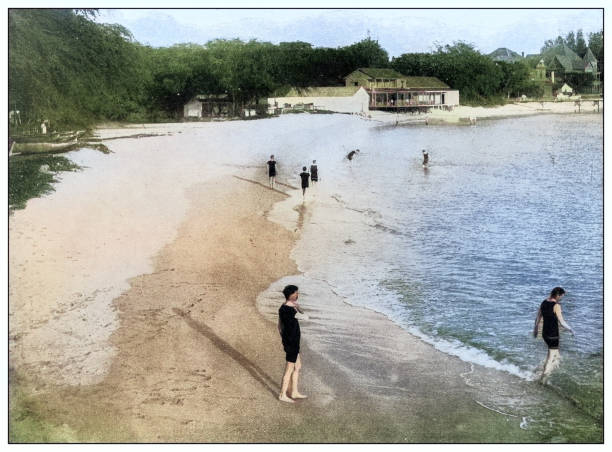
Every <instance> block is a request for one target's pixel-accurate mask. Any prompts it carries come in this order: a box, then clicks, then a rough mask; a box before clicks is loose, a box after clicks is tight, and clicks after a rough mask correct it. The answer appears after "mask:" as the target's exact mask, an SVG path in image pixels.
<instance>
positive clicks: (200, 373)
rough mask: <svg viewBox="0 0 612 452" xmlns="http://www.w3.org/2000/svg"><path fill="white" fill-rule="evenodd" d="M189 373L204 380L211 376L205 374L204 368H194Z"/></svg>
mask: <svg viewBox="0 0 612 452" xmlns="http://www.w3.org/2000/svg"><path fill="white" fill-rule="evenodd" d="M191 375H195V376H196V377H202V378H203V379H204V381H208V380H210V379H211V378H212V377H211V376H210V375H207V374H206V369H196V370H194V371H193V372H191Z"/></svg>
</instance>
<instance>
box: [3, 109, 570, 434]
mask: <svg viewBox="0 0 612 452" xmlns="http://www.w3.org/2000/svg"><path fill="white" fill-rule="evenodd" d="M538 105H539V104H538ZM555 105H556V104H555ZM555 105H550V106H549V105H547V104H545V105H544V108H545V109H547V108H550V109H554V108H556V107H555ZM568 105H569V106H568ZM530 108H531V110H530ZM534 108H535V107H534V105H531V106H530V107H526V106H520V105H507V106H505V107H501V109H499V111H498V109H491V111H488V110H487V111H486V112H485V110H484V109H481V110H479V109H470V108H469V107H460V108H458V109H456V110H455V111H454V112H452V117H453V118H455V117H456V118H463V117H471V116H474V117H478V118H483V117H494V116H496V115H497V116H507V115H512V114H515V115H524V114H537V113H541V112H542V111H538V110H537V108H535V110H534ZM559 108H561V107H559ZM563 108H570V109H571V110H572V112H573V108H574V106H573V104H570V103H566V104H563ZM529 112H531V113H529ZM549 112H550V111H549ZM555 112H557V111H556V110H555ZM559 112H561V111H559ZM567 112H569V110H568V111H567ZM440 114H442V113H440ZM430 117H431V118H434V117H437V113H432V114H431V115H430ZM267 121H274V119H270V120H267ZM256 123H257V121H248V122H242V121H235V122H232V123H219V124H215V123H184V124H157V125H141V126H129V127H121V128H105V129H98V130H97V132H96V134H97V135H98V136H99V137H100V138H103V139H106V140H107V141H105V144H106V145H107V146H108V147H109V148H110V149H111V150H112V151H113V153H112V154H110V155H103V154H101V153H98V152H96V151H88V150H83V151H79V152H76V153H74V157H73V159H74V160H75V161H77V162H79V161H80V162H81V164H83V165H84V166H87V168H86V169H85V170H83V171H81V172H79V173H74V174H65V175H62V176H61V177H62V181H61V182H60V183H59V184H57V187H56V192H55V193H53V194H51V195H49V196H46V197H44V198H40V199H34V200H30V201H29V202H28V205H27V207H26V209H24V210H22V211H16V212H15V213H14V214H13V215H12V216H11V217H10V218H9V296H10V301H9V365H10V378H11V382H10V385H11V388H12V389H11V390H15V391H19V394H20V396H19V397H16V396H13V403H16V402H15V400H18V401H19V400H22V399H21V398H23V399H24V400H26V402H27V404H28V406H29V407H30V411H29V413H30V415H31V416H34V417H36V419H37V420H38V422H40V423H41V424H42V425H44V426H45V429H46V430H45V431H46V432H47V433H46V435H47V436H44V438H45V439H43V441H47V442H181V443H182V442H198V443H202V442H204V443H207V442H230V443H243V442H247V443H252V442H256V443H259V442H263V443H269V442H270V443H291V442H303V443H313V442H314V443H321V442H334V443H336V442H340V443H352V442H357V443H364V442H376V443H395V442H406V443H456V442H470V443H471V442H476V443H481V442H484V443H486V442H502V443H509V442H520V443H525V442H532V441H538V438H537V436H534V435H535V432H534V431H533V430H529V429H525V428H522V426H523V427H524V421H525V420H524V419H521V417H520V416H519V415H518V414H516V413H515V412H512V411H510V410H509V411H507V412H506V411H500V410H498V409H491V408H490V407H489V404H488V392H489V389H490V388H491V387H496V388H498V389H499V388H500V387H501V388H504V389H505V390H506V392H507V394H508V400H509V401H510V400H512V401H513V402H516V401H517V400H520V401H521V403H537V402H538V400H540V398H541V397H542V396H541V395H540V394H538V393H537V391H536V390H535V389H534V388H533V385H531V384H530V383H529V382H525V381H521V380H520V379H519V378H518V377H513V376H509V375H507V374H504V373H502V372H499V371H496V370H494V369H488V368H484V367H481V366H478V365H474V364H470V363H466V362H464V361H462V360H460V359H459V358H457V357H454V356H450V355H447V354H444V353H442V352H440V351H438V350H436V349H435V348H434V347H433V346H431V345H428V344H426V343H424V342H422V341H421V340H419V339H418V338H417V337H415V336H413V335H411V334H409V333H408V332H407V331H405V330H402V329H401V328H400V327H399V326H397V325H395V324H394V323H392V322H391V321H390V320H389V319H387V318H386V317H385V316H383V315H382V314H379V313H376V312H372V311H369V310H367V309H364V308H359V307H355V306H351V305H349V304H347V303H346V302H345V300H343V298H342V297H341V296H340V295H339V294H337V293H334V291H333V289H332V288H326V287H321V286H316V287H314V286H309V282H308V281H307V280H304V279H303V277H302V275H301V274H300V271H299V270H298V268H297V266H296V264H295V262H294V260H293V259H292V258H291V253H292V250H294V248H295V245H296V241H297V240H298V239H300V238H301V237H302V234H303V230H304V228H305V227H307V225H308V222H309V219H310V218H311V215H312V209H315V208H316V203H317V201H316V200H315V201H313V202H312V203H307V204H305V205H302V204H301V194H300V191H299V190H296V189H293V188H291V184H292V183H294V182H293V181H290V180H284V179H282V178H281V179H280V182H282V183H283V184H282V185H281V184H279V185H277V189H275V190H272V189H270V188H269V187H268V185H267V178H266V176H265V168H264V167H263V164H261V163H260V162H261V161H262V156H264V157H265V156H266V154H267V149H264V150H263V151H261V152H260V153H259V154H253V153H250V154H249V152H248V145H249V143H247V142H246V141H247V140H244V138H243V137H242V138H240V141H236V142H233V141H232V139H231V134H232V133H234V132H236V133H237V131H240V130H242V129H241V128H244V127H249V128H251V129H249V130H256ZM143 133H146V134H151V135H155V134H157V135H158V136H148V137H143V138H129V136H130V135H137V134H143ZM279 133H280V132H279ZM228 136H230V138H227V137H228ZM115 137H127V138H120V139H112V138H115ZM237 140H238V139H237ZM220 142H223V143H224V146H220V145H218V143H220ZM228 149H231V150H228ZM260 154H261V155H260ZM203 155H205V157H203ZM190 162H197V164H196V163H193V164H190ZM279 209H280V211H279ZM279 218H280V219H279ZM273 220H274V221H273ZM289 282H293V283H297V284H298V285H299V286H300V289H301V293H302V297H303V300H304V301H303V306H304V307H305V309H306V310H307V315H308V318H307V319H304V320H302V331H303V332H302V337H303V340H302V348H303V350H302V355H303V360H304V370H303V374H302V378H301V381H302V389H301V390H302V392H304V393H306V394H308V395H309V398H308V399H307V400H304V401H299V402H298V403H295V404H294V405H289V404H284V403H281V402H279V401H278V400H277V396H278V391H279V388H280V380H281V377H282V373H283V370H284V364H285V363H284V354H283V351H282V346H281V343H280V339H279V336H278V332H277V330H276V317H275V316H276V311H277V309H278V306H279V305H280V304H281V303H282V302H283V299H282V295H281V294H280V290H281V289H282V287H283V286H284V285H285V284H287V283H289ZM562 403H565V402H562ZM567 403H569V402H567ZM509 405H510V402H509ZM512 406H514V407H516V403H513V404H512ZM25 421H27V419H26V420H24V419H20V420H19V421H18V422H17V424H14V425H13V426H12V428H13V429H24V428H26V427H24V425H26V424H25ZM20 423H22V424H23V425H21V424H20ZM27 425H29V424H27ZM36 425H38V424H36ZM32 438H35V442H36V441H39V440H40V437H39V436H36V434H35V433H34V434H33V436H32Z"/></svg>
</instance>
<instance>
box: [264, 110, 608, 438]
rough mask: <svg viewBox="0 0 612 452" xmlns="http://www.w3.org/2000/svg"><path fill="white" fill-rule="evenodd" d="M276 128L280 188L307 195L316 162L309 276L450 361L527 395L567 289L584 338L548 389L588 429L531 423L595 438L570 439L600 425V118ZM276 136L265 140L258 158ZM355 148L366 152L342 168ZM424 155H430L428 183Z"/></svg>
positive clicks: (564, 341) (570, 318) (286, 124)
mask: <svg viewBox="0 0 612 452" xmlns="http://www.w3.org/2000/svg"><path fill="white" fill-rule="evenodd" d="M273 121H276V123H274V122H273ZM269 124H270V125H272V124H275V126H274V128H273V129H274V130H275V132H274V137H273V139H272V140H271V141H268V143H270V144H269V145H268V147H267V149H270V153H271V154H272V153H274V154H275V155H276V158H277V160H279V168H280V174H279V180H280V181H284V182H289V183H291V184H293V185H296V186H297V185H298V177H297V174H298V173H299V172H300V171H301V168H300V167H301V166H302V165H306V166H309V165H310V163H311V161H312V159H316V160H317V163H318V165H319V173H320V179H321V181H320V182H319V183H318V184H317V185H316V186H314V187H310V188H309V189H308V191H307V194H306V198H305V199H304V205H303V206H304V207H303V209H302V210H300V212H302V213H303V212H304V211H305V212H308V218H306V220H304V219H303V218H302V219H300V221H301V222H302V223H303V224H304V230H303V234H302V239H301V240H300V243H299V244H298V246H297V247H296V249H295V250H294V253H293V254H294V255H293V257H294V258H295V260H296V262H297V264H298V267H299V269H300V271H301V272H302V273H303V274H304V275H305V276H307V277H308V278H310V279H311V280H313V281H323V282H325V284H327V285H329V286H330V287H332V288H333V291H334V293H337V294H338V295H339V296H341V297H342V298H343V299H344V300H345V301H346V302H347V303H350V304H353V305H356V306H361V307H367V308H369V309H372V310H375V311H378V312H381V313H383V314H385V315H386V316H387V317H388V318H389V319H391V320H392V321H393V322H395V323H396V324H398V325H400V326H401V327H402V328H404V329H406V330H407V331H409V332H410V333H412V334H414V335H416V336H418V337H419V338H421V339H422V340H424V341H426V342H428V343H430V344H432V345H434V346H435V347H436V348H438V349H439V350H441V351H443V352H445V353H449V354H452V355H456V356H458V357H460V358H461V359H463V360H465V361H467V362H472V363H475V364H479V365H483V366H485V367H489V368H493V369H498V370H500V371H501V372H506V373H509V374H512V375H514V376H516V377H519V378H520V379H521V380H523V381H525V382H532V386H534V385H536V384H537V383H535V382H534V380H536V379H537V377H538V376H539V372H540V371H541V365H542V363H543V360H544V358H545V356H546V350H547V349H546V345H545V344H544V342H543V341H542V339H541V338H537V339H534V338H533V336H532V334H531V332H532V329H533V322H534V319H535V315H536V312H537V310H538V307H539V304H540V302H541V301H542V300H543V299H544V298H546V297H547V295H548V293H549V291H550V289H552V288H553V287H555V286H562V287H564V288H565V290H566V292H567V294H566V296H565V298H564V299H563V302H562V307H563V312H564V317H565V319H566V321H567V322H568V323H569V324H570V325H571V326H572V327H573V328H574V330H575V331H576V337H575V338H573V337H571V335H569V334H563V333H562V337H561V354H562V357H563V359H562V364H561V367H560V368H559V369H558V370H557V371H556V372H555V373H554V374H553V377H552V378H551V380H550V384H549V386H548V387H546V388H543V389H542V391H548V392H551V393H554V394H557V396H559V397H562V398H564V399H566V400H570V401H571V403H572V404H573V409H575V410H576V412H577V413H580V416H579V417H582V416H586V417H587V418H589V419H592V421H593V422H592V425H585V424H584V422H583V421H580V422H578V423H576V422H572V421H570V420H568V417H569V419H571V418H572V413H571V412H569V413H563V415H562V416H563V417H565V419H566V420H565V421H560V418H559V417H557V418H556V419H553V418H554V416H552V415H551V414H550V412H549V411H548V410H543V411H542V410H541V411H540V412H539V413H538V412H537V410H536V411H533V410H532V411H529V413H530V416H529V417H527V418H525V419H524V420H523V421H524V424H525V428H529V426H530V424H531V425H532V426H537V428H539V429H541V434H542V437H543V438H547V440H551V441H555V440H559V441H572V438H574V439H576V438H578V439H577V440H580V438H584V437H589V435H588V434H587V435H586V436H580V434H578V435H577V436H575V435H574V436H572V433H571V432H570V430H572V431H574V433H575V432H576V431H579V430H581V429H582V430H585V429H586V430H589V429H592V428H594V429H598V428H599V426H600V425H601V423H602V419H603V122H602V118H601V116H600V115H594V114H588V115H587V114H585V115H580V116H574V115H565V116H562V115H543V116H534V117H525V118H514V119H504V120H497V121H482V122H479V123H478V124H477V125H476V126H462V127H459V126H457V127H454V126H403V127H388V126H384V125H382V124H379V123H375V122H367V121H363V120H360V119H358V118H355V117H350V116H345V115H333V116H320V117H317V116H306V115H299V116H294V117H282V118H279V119H276V120H270V122H269ZM269 139H270V136H269V135H267V134H265V133H264V134H261V135H259V138H254V141H255V145H256V146H257V147H258V148H259V149H261V146H263V144H264V142H263V140H269ZM258 140H262V143H257V141H258ZM354 148H359V149H360V151H361V152H360V154H359V155H358V156H357V157H356V158H355V159H353V161H348V160H347V159H346V158H345V156H346V153H347V152H348V151H349V150H350V149H354ZM422 149H427V150H428V151H429V155H430V165H429V168H428V169H427V170H425V169H423V167H422V165H421V161H422V156H421V150H422ZM300 196H301V195H300ZM298 210H299V209H298ZM500 404H501V401H500ZM500 406H501V405H500ZM551 416H552V417H551ZM559 416H561V415H559ZM577 416H578V415H577ZM545 418H546V420H544V419H545ZM560 422H563V423H564V425H559V423H560ZM555 423H556V424H555ZM587 424H588V422H587ZM534 428H535V427H534Z"/></svg>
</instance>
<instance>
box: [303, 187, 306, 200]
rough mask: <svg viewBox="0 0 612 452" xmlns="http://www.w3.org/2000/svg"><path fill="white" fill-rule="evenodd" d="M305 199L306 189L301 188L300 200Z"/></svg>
mask: <svg viewBox="0 0 612 452" xmlns="http://www.w3.org/2000/svg"><path fill="white" fill-rule="evenodd" d="M304 197H306V187H302V198H304Z"/></svg>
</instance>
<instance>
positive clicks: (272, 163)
mask: <svg viewBox="0 0 612 452" xmlns="http://www.w3.org/2000/svg"><path fill="white" fill-rule="evenodd" d="M267 165H268V178H269V179H268V183H269V184H270V188H274V182H276V160H274V155H271V156H270V160H268V162H267Z"/></svg>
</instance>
